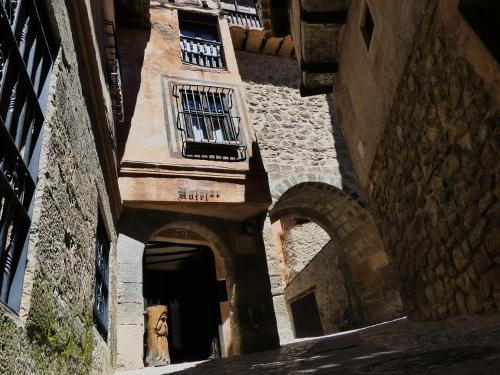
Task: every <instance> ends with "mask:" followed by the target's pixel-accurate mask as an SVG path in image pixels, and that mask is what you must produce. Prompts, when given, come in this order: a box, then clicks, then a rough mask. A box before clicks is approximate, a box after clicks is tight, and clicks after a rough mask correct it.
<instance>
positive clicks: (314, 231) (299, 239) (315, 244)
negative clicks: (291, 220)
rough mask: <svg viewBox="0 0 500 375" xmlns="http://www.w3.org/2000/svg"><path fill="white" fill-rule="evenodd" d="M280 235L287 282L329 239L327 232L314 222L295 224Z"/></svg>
mask: <svg viewBox="0 0 500 375" xmlns="http://www.w3.org/2000/svg"><path fill="white" fill-rule="evenodd" d="M282 237H283V258H284V259H283V261H284V266H285V280H286V282H287V283H289V282H291V281H292V280H293V279H294V277H295V276H297V274H299V273H300V272H301V271H302V270H303V269H304V267H305V266H306V265H307V264H308V263H309V262H310V261H311V260H312V259H313V258H314V256H315V255H316V254H317V253H318V252H320V251H321V250H322V249H323V247H324V246H325V245H326V244H327V243H328V241H329V240H330V236H329V235H328V233H326V232H325V231H324V230H323V229H322V228H321V227H320V226H319V225H318V224H315V223H304V224H298V225H295V226H293V227H291V228H289V229H286V230H285V233H283V235H282Z"/></svg>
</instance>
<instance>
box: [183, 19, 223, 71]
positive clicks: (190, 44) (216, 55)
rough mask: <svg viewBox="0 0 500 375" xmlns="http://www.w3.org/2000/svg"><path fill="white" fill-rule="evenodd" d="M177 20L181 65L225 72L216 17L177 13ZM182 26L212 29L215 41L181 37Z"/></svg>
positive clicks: (220, 35) (220, 36)
mask: <svg viewBox="0 0 500 375" xmlns="http://www.w3.org/2000/svg"><path fill="white" fill-rule="evenodd" d="M178 20H179V40H180V50H181V62H182V64H183V65H185V66H193V67H199V68H204V69H210V70H212V69H220V70H227V63H226V58H225V53H224V44H223V43H222V34H221V30H220V24H219V19H218V17H217V16H215V15H212V14H199V13H192V12H186V11H179V13H178ZM183 25H184V26H187V25H193V26H195V28H196V26H197V25H198V26H199V27H200V30H201V28H202V27H209V28H213V31H214V33H213V35H214V36H215V37H216V38H217V40H211V39H206V38H202V37H196V36H194V37H191V36H187V35H183ZM200 33H201V31H200ZM202 51H203V52H202Z"/></svg>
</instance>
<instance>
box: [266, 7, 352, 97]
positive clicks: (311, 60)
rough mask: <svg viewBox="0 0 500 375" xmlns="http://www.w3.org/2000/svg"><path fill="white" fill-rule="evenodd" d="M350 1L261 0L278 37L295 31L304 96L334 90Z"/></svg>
mask: <svg viewBox="0 0 500 375" xmlns="http://www.w3.org/2000/svg"><path fill="white" fill-rule="evenodd" d="M349 3H350V1H349V0H291V1H289V2H285V1H280V0H259V3H258V4H259V6H260V8H261V13H262V22H263V25H264V26H265V27H266V29H267V30H268V31H270V33H271V34H272V35H274V37H284V36H285V35H288V34H291V36H292V38H293V45H294V48H295V54H296V56H297V60H298V62H299V64H300V69H301V94H302V95H303V96H308V95H317V94H322V93H329V92H331V91H332V90H333V81H334V78H335V74H336V72H337V68H338V62H339V60H340V47H341V40H342V32H343V29H344V24H345V22H346V18H347V10H348V7H349ZM287 37H288V36H287Z"/></svg>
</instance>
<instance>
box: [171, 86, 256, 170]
mask: <svg viewBox="0 0 500 375" xmlns="http://www.w3.org/2000/svg"><path fill="white" fill-rule="evenodd" d="M234 95H235V94H234V90H233V89H231V88H226V87H215V86H201V85H189V84H187V85H182V84H174V85H173V96H174V98H175V103H176V109H177V129H178V130H179V131H180V134H181V139H182V155H183V156H184V157H191V158H200V159H216V160H217V159H220V160H227V161H236V160H244V159H245V158H246V146H245V145H244V142H243V141H242V137H241V132H240V130H241V127H240V117H239V116H238V115H237V112H236V108H235V107H234Z"/></svg>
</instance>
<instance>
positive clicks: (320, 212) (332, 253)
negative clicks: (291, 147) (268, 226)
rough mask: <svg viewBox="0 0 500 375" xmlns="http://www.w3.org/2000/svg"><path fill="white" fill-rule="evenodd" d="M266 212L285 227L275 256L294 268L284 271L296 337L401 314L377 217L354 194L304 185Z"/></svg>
mask: <svg viewBox="0 0 500 375" xmlns="http://www.w3.org/2000/svg"><path fill="white" fill-rule="evenodd" d="M269 218H270V221H271V223H273V224H272V228H273V230H277V231H279V232H281V233H282V235H280V236H279V238H280V239H281V241H280V242H281V243H278V245H276V246H275V248H276V249H278V251H280V252H281V254H278V258H281V259H283V262H284V263H285V264H284V267H283V268H284V269H285V271H288V270H291V271H293V272H288V273H286V274H285V278H286V280H285V287H284V295H283V296H284V300H285V302H286V308H287V310H288V313H289V316H290V317H291V318H292V326H293V328H294V331H295V332H294V333H295V336H296V337H298V336H304V335H308V336H311V335H317V334H318V333H319V332H321V331H323V333H324V334H330V333H334V332H338V331H342V330H346V329H352V328H356V327H359V326H363V325H369V324H375V323H380V322H383V321H387V320H391V319H394V318H397V317H400V316H402V306H401V298H400V295H399V291H398V282H397V281H398V279H397V274H396V272H395V270H394V268H393V265H392V262H391V259H390V258H389V256H388V254H387V253H386V251H385V248H384V246H383V243H382V240H381V238H380V235H379V233H378V230H377V227H376V225H375V221H374V220H373V218H372V217H371V215H370V213H369V212H368V211H367V210H366V209H365V208H364V207H362V205H361V204H359V202H357V201H356V200H354V199H353V198H352V197H351V196H349V194H347V193H346V192H344V191H342V190H341V189H339V188H337V187H335V186H332V185H328V184H325V183H321V182H306V183H300V184H297V185H294V186H292V187H290V188H289V189H288V190H286V191H285V192H284V193H283V194H282V195H281V196H280V197H279V198H278V199H277V200H276V202H275V203H274V206H273V207H272V209H271V210H270V212H269ZM274 238H276V236H275V237H274ZM287 262H288V263H289V264H286V263H287ZM316 310H318V312H319V314H318V313H316V312H315V311H316ZM317 315H319V316H320V320H319V323H321V329H319V328H320V324H319V323H318V322H316V323H315V325H314V326H311V327H309V325H311V324H312V323H311V321H310V319H309V318H308V317H311V316H317ZM316 320H317V321H318V319H316Z"/></svg>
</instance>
